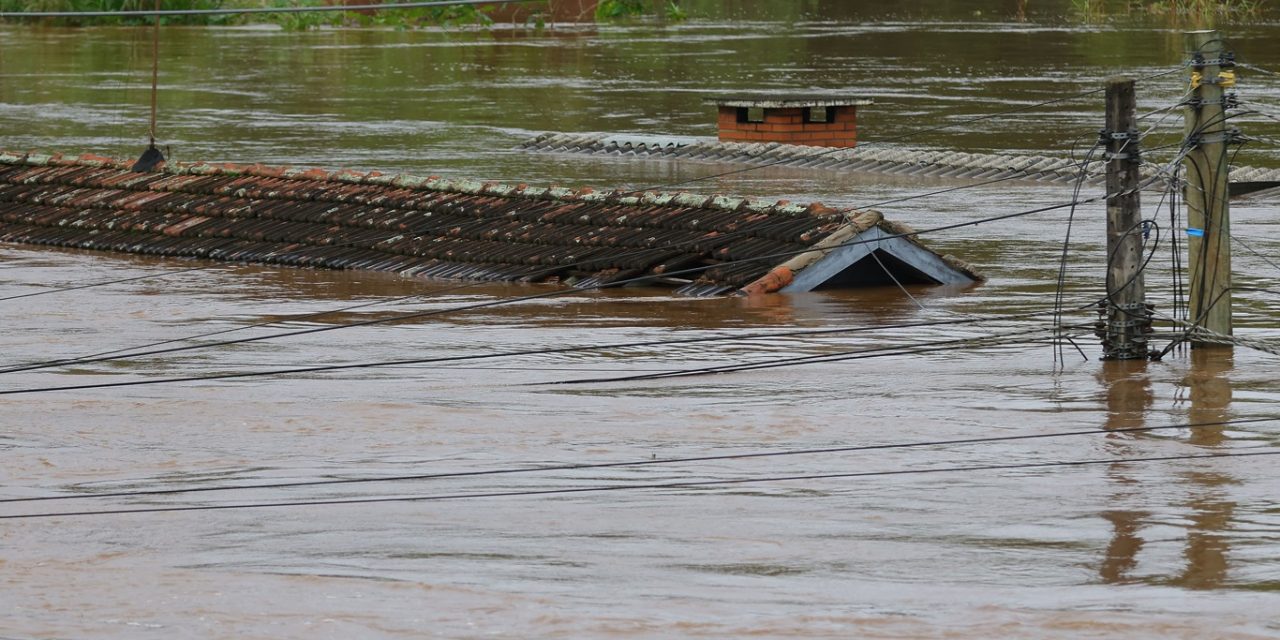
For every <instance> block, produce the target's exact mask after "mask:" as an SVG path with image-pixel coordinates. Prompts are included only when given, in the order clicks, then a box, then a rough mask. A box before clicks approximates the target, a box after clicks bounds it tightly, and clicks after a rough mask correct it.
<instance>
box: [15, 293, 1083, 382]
mask: <svg viewBox="0 0 1280 640" xmlns="http://www.w3.org/2000/svg"><path fill="white" fill-rule="evenodd" d="M1091 304H1092V303H1091ZM1021 315H1024V314H1016V315H1012V316H1004V317H1005V318H1014V317H1019V316H1021ZM1030 315H1043V314H1030ZM988 320H989V319H983V318H973V319H958V320H941V321H934V322H925V323H904V324H899V325H887V326H872V327H853V328H840V329H811V330H806V331H797V332H788V333H783V334H776V333H775V334H755V335H747V336H716V337H703V338H682V339H674V340H673V339H667V340H661V341H637V342H624V343H613V344H605V345H586V346H582V345H578V346H569V347H553V348H545V349H526V350H520V351H507V352H491V353H481V354H471V355H459V356H434V357H428V358H409V359H403V360H387V361H379V362H359V363H346V364H331V365H315V366H307V367H294V368H289V369H277V370H273V371H240V372H231V373H220V374H209V375H200V376H185V377H179V378H159V379H152V380H131V381H127V382H103V383H95V384H87V385H68V386H57V387H40V388H29V389H7V390H3V391H0V396H4V395H16V394H27V393H46V392H53V391H72V390H83V389H107V388H116V387H132V386H146V385H152V384H171V383H178V382H203V381H215V380H234V379H240V378H255V377H270V376H280V375H292V374H300V373H321V372H328V371H344V370H350V369H371V368H381V367H393V366H402V365H409V364H439V363H446V362H462V361H474V360H486V359H493V358H506V357H517V356H528V355H551V354H561V353H580V352H585V351H600V350H605V349H623V348H632V347H650V346H664V345H676V344H693V343H699V342H713V341H723V340H748V339H758V338H769V337H779V336H782V337H786V336H797V335H821V334H836V333H859V332H864V331H879V330H885V329H893V328H912V327H923V326H938V325H944V324H962V323H973V322H983V321H988Z"/></svg>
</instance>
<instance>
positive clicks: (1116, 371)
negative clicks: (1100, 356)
mask: <svg viewBox="0 0 1280 640" xmlns="http://www.w3.org/2000/svg"><path fill="white" fill-rule="evenodd" d="M1231 368H1232V354H1231V352H1230V350H1226V349H1195V350H1192V352H1191V356H1190V368H1189V369H1188V371H1187V373H1186V375H1185V376H1184V377H1183V379H1182V381H1181V383H1180V385H1179V388H1178V392H1177V397H1180V398H1189V399H1190V405H1191V406H1190V409H1189V411H1188V416H1187V422H1189V423H1191V424H1202V423H1212V422H1222V421H1227V420H1230V419H1231V415H1230V413H1231V412H1230V406H1231V397H1232V394H1231V384H1230V380H1229V378H1228V374H1229V372H1230V371H1231ZM1099 379H1100V382H1101V383H1102V384H1103V385H1104V387H1105V392H1106V400H1107V419H1106V424H1105V428H1106V429H1128V428H1134V427H1143V426H1147V425H1146V419H1145V416H1146V414H1147V413H1148V412H1149V411H1150V410H1151V408H1152V403H1153V400H1154V395H1153V392H1152V389H1151V381H1150V378H1149V377H1148V376H1147V363H1146V362H1145V361H1137V360H1129V361H1109V362H1104V363H1103V369H1102V372H1101V374H1100V376H1099ZM1145 437H1148V436H1147V435H1146V434H1145V433H1117V434H1112V435H1111V436H1110V439H1109V440H1108V446H1109V448H1110V449H1111V452H1112V454H1113V455H1117V456H1131V455H1137V454H1138V450H1137V448H1135V447H1131V446H1129V444H1130V443H1131V442H1132V441H1133V440H1134V439H1138V438H1145ZM1226 440H1227V436H1226V433H1225V427H1222V426H1213V427H1200V428H1195V429H1191V430H1190V432H1189V436H1188V438H1187V442H1189V443H1190V444H1193V445H1196V446H1198V447H1204V448H1216V447H1219V446H1221V445H1223V444H1226ZM1138 473H1140V471H1139V470H1137V469H1134V468H1132V467H1131V466H1129V465H1125V464H1115V465H1111V466H1110V468H1109V469H1108V477H1109V478H1110V479H1111V480H1112V481H1113V482H1114V483H1115V485H1116V490H1115V491H1114V492H1113V493H1112V495H1111V498H1110V501H1111V503H1112V504H1113V505H1116V508H1113V509H1110V510H1108V511H1104V512H1103V513H1102V514H1101V516H1102V517H1103V518H1104V519H1105V520H1107V521H1108V522H1109V523H1110V526H1111V530H1112V532H1111V540H1110V542H1109V543H1108V545H1107V548H1106V552H1105V555H1104V556H1103V559H1102V562H1101V564H1100V565H1099V568H1098V576H1099V578H1100V579H1101V580H1102V581H1103V582H1104V583H1107V584H1126V583H1132V582H1136V581H1147V582H1153V583H1158V584H1165V585H1170V586H1177V587H1183V588H1188V589H1214V588H1218V587H1221V586H1222V585H1223V584H1224V583H1225V582H1226V579H1227V576H1228V569H1229V567H1230V561H1229V556H1230V538H1229V535H1228V532H1229V530H1230V529H1231V522H1232V517H1233V515H1234V513H1235V510H1236V506H1237V505H1236V503H1235V502H1233V501H1231V500H1229V499H1227V492H1226V490H1225V488H1226V487H1228V486H1229V485H1232V484H1235V483H1236V482H1237V481H1236V479H1235V478H1233V477H1231V476H1230V475H1228V474H1224V473H1221V472H1218V471H1191V472H1188V473H1186V474H1184V476H1183V477H1184V478H1185V480H1186V482H1187V485H1188V487H1189V493H1190V497H1189V498H1188V499H1186V500H1185V501H1183V502H1180V503H1177V504H1175V505H1173V506H1175V507H1176V508H1177V510H1178V511H1182V510H1187V511H1188V512H1189V513H1188V514H1187V515H1186V516H1185V523H1184V524H1183V525H1182V526H1185V527H1186V529H1187V534H1186V542H1185V546H1184V548H1183V552H1182V564H1183V566H1182V568H1181V570H1180V571H1178V572H1177V573H1174V574H1171V575H1167V576H1163V577H1162V576H1151V577H1143V578H1136V577H1134V575H1133V572H1134V571H1135V569H1136V568H1137V566H1138V559H1139V557H1138V556H1139V554H1140V553H1141V552H1142V551H1143V549H1144V548H1145V547H1146V546H1147V544H1148V540H1147V539H1145V538H1144V537H1143V536H1142V530H1143V528H1144V527H1145V526H1148V525H1151V524H1155V523H1152V522H1150V521H1151V519H1152V518H1153V515H1154V513H1153V511H1151V510H1149V509H1137V508H1125V505H1127V504H1134V503H1140V504H1150V501H1151V500H1152V498H1153V496H1158V495H1160V493H1159V491H1158V489H1159V488H1158V487H1151V486H1143V483H1142V482H1141V481H1140V480H1139V479H1138V477H1137V474H1138Z"/></svg>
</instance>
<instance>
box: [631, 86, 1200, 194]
mask: <svg viewBox="0 0 1280 640" xmlns="http://www.w3.org/2000/svg"><path fill="white" fill-rule="evenodd" d="M1186 68H1187V65H1185V64H1184V65H1182V66H1179V67H1175V68H1173V69H1169V70H1167V71H1161V72H1159V73H1153V74H1151V75H1147V76H1143V77H1141V78H1135V79H1134V82H1144V81H1147V80H1153V79H1155V78H1160V77H1163V76H1167V75H1170V74H1173V73H1178V72H1179V71H1182V70H1183V69H1186ZM1104 91H1106V87H1102V88H1098V89H1090V90H1088V91H1083V92H1081V93H1077V94H1073V95H1069V96H1062V97H1059V98H1054V99H1052V100H1046V101H1044V102H1038V103H1035V104H1030V105H1023V106H1021V107H1017V108H1014V109H1007V110H1005V111H1000V112H996V113H990V114H984V115H980V116H975V117H972V118H966V119H964V120H960V121H957V122H950V123H947V124H942V125H938V126H935V127H928V128H925V129H918V130H915V131H909V132H906V133H903V134H899V135H896V136H890V137H887V138H880V139H873V140H867V141H865V142H859V143H858V144H859V146H860V147H864V148H865V147H867V146H871V145H877V144H887V143H890V142H898V141H901V140H906V139H908V138H913V137H916V136H919V135H923V134H926V133H935V132H938V131H944V130H946V129H950V128H953V127H958V126H962V125H967V124H973V123H975V122H983V121H986V120H991V119H994V118H999V117H1003V116H1007V115H1011V114H1015V113H1020V112H1023V111H1029V110H1032V109H1038V108H1041V107H1046V106H1049V105H1053V104H1058V103H1061V102H1069V101H1071V100H1077V99H1079V98H1084V97H1087V96H1091V95H1095V94H1098V93H1101V92H1104ZM848 151H849V150H848V149H842V148H834V149H832V150H830V151H825V152H822V153H816V154H813V155H812V156H809V157H810V158H822V157H826V156H828V155H831V154H835V153H840V152H848ZM790 161H791V160H789V159H782V160H776V161H772V162H765V163H761V164H756V165H752V166H750V167H744V168H742V169H734V170H731V171H724V172H721V173H715V174H711V175H706V176H700V177H697V178H690V179H688V180H682V181H680V182H671V183H667V184H665V185H659V186H655V187H646V188H643V189H636V190H632V191H629V192H627V193H628V194H636V193H643V192H645V191H655V190H661V189H668V188H671V187H676V186H681V185H686V184H692V183H695V182H702V181H705V180H715V179H717V178H724V177H728V176H732V175H737V174H740V173H747V172H749V171H757V170H759V169H765V168H768V167H773V166H777V165H780V164H786V163H788V162H790Z"/></svg>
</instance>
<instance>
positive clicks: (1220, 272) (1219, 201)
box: [1184, 31, 1235, 348]
mask: <svg viewBox="0 0 1280 640" xmlns="http://www.w3.org/2000/svg"><path fill="white" fill-rule="evenodd" d="M1187 44H1188V45H1189V46H1188V48H1189V49H1190V50H1191V53H1192V67H1191V69H1192V71H1191V98H1190V104H1189V105H1188V107H1187V108H1186V110H1185V113H1186V132H1187V143H1188V144H1189V145H1193V148H1192V150H1191V152H1190V153H1188V154H1187V156H1186V159H1185V160H1184V163H1185V166H1186V176H1187V188H1186V200H1187V253H1188V260H1187V267H1188V269H1189V270H1190V272H1191V273H1190V289H1191V294H1190V298H1191V299H1190V313H1191V317H1190V321H1191V322H1192V323H1193V324H1195V325H1197V326H1200V327H1204V328H1205V329H1208V330H1209V331H1212V332H1214V333H1220V334H1224V335H1231V220H1230V211H1229V209H1228V205H1227V198H1228V193H1227V143H1228V142H1229V137H1230V135H1231V134H1230V133H1229V130H1230V127H1228V126H1227V122H1226V119H1225V117H1224V115H1225V113H1224V112H1225V107H1226V103H1225V99H1224V98H1225V93H1224V89H1230V88H1231V87H1234V86H1235V71H1234V69H1233V67H1234V64H1233V63H1232V62H1230V61H1229V60H1224V59H1223V50H1222V38H1221V36H1219V35H1218V32H1217V31H1192V32H1190V33H1188V34H1187ZM1191 346H1192V347H1207V346H1219V347H1221V346H1226V347H1227V348H1230V346H1229V345H1217V344H1210V343H1203V342H1196V341H1194V340H1193V341H1192V343H1191Z"/></svg>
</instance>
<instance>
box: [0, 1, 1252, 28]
mask: <svg viewBox="0 0 1280 640" xmlns="http://www.w3.org/2000/svg"><path fill="white" fill-rule="evenodd" d="M153 1H154V0H0V11H5V12H31V11H127V10H144V11H145V10H148V9H151V8H152V7H153V6H154V4H153ZM349 1H350V2H356V1H357V0H349ZM358 1H360V2H361V3H364V2H366V1H367V2H370V3H373V2H378V1H379V0H358ZM384 1H386V0H384ZM342 2H344V0H161V7H162V8H163V9H215V8H241V7H243V8H265V7H281V8H284V7H296V6H304V7H305V6H325V5H332V4H339V3H342ZM1274 4H1275V3H1273V2H1271V1H1270V0H1012V2H1010V3H1005V4H1004V7H1003V9H1002V10H994V9H989V10H988V9H984V10H982V11H974V10H973V9H972V7H973V6H974V2H973V1H967V2H960V1H957V0H914V1H912V2H903V3H852V2H851V3H831V2H824V1H823V0H788V1H787V2H761V1H760V0H599V3H598V4H597V5H596V8H595V18H596V20H598V21H601V22H609V21H627V20H635V19H657V20H659V21H666V22H679V21H683V20H686V19H688V18H689V17H690V16H691V15H692V16H696V17H699V18H709V19H714V20H739V19H741V20H765V21H769V20H778V21H783V22H796V21H802V20H817V19H835V20H854V21H863V20H877V19H885V18H893V19H915V18H930V19H972V18H973V17H974V16H982V17H990V18H992V19H1008V18H1014V19H1018V20H1024V21H1025V20H1037V19H1040V20H1044V19H1048V20H1054V21H1057V20H1062V19H1064V18H1065V19H1067V20H1071V21H1079V22H1097V21H1106V20H1132V21H1140V22H1152V21H1155V22H1164V23H1169V24H1170V25H1171V26H1175V27H1187V26H1196V27H1202V26H1215V25H1217V24H1220V23H1221V24H1227V23H1231V22H1241V21H1248V20H1257V19H1261V18H1267V17H1273V16H1276V15H1277V12H1276V8H1275V6H1274ZM529 7H530V9H531V10H532V12H531V13H530V12H529V11H521V12H520V13H518V14H517V15H521V16H526V15H527V16H528V18H527V19H526V21H525V22H526V25H528V26H531V27H541V26H542V25H543V24H545V22H546V19H547V16H548V15H549V13H548V12H547V11H546V5H536V4H535V5H529ZM1002 11H1004V12H1003V13H1002ZM504 15H505V16H510V15H512V13H511V12H509V11H507V9H506V8H504V7H502V6H500V5H499V4H493V5H479V6H475V5H469V6H460V7H429V8H420V9H393V10H385V11H377V12H356V11H333V12H315V13H310V12H299V13H267V14H254V15H249V16H180V17H172V18H166V19H165V23H166V24H212V25H226V24H245V23H251V22H267V23H274V24H278V25H280V26H281V27H283V28H285V29H289V30H305V29H310V28H314V27H321V26H325V27H395V28H401V29H411V28H415V27H421V26H446V27H451V26H464V25H479V26H484V25H489V24H492V23H493V18H492V16H504ZM500 19H502V20H504V21H505V20H506V18H500ZM149 23H150V18H146V17H143V18H111V17H108V18H80V19H62V20H45V21H44V22H43V24H58V25H90V24H108V25H137V24H149Z"/></svg>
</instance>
